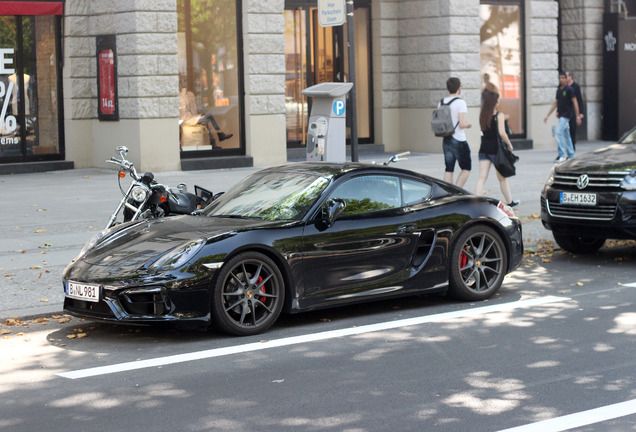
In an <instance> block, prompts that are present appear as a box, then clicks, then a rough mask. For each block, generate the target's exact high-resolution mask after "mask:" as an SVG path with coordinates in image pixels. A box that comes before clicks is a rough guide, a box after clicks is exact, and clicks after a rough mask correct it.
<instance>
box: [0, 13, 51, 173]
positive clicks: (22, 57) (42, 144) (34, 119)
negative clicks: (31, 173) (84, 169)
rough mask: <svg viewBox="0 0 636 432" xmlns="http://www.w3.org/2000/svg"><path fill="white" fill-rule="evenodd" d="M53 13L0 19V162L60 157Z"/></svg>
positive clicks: (1, 17)
mask: <svg viewBox="0 0 636 432" xmlns="http://www.w3.org/2000/svg"><path fill="white" fill-rule="evenodd" d="M58 32H59V18H58V17H57V16H53V15H39V16H6V15H5V16H0V159H1V160H3V161H17V160H38V159H46V156H50V155H55V156H57V158H59V157H61V156H60V153H61V152H62V150H61V148H60V143H61V140H60V128H61V125H60V119H59V113H60V100H59V92H58V89H59V86H60V81H59V71H58V67H59V66H58V59H57V44H58V41H59V36H58Z"/></svg>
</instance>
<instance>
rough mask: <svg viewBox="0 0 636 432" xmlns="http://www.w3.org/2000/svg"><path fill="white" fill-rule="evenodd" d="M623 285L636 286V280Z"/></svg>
mask: <svg viewBox="0 0 636 432" xmlns="http://www.w3.org/2000/svg"><path fill="white" fill-rule="evenodd" d="M623 286H626V287H632V288H636V282H632V283H626V284H623Z"/></svg>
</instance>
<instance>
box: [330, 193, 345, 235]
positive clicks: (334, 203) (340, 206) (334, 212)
mask: <svg viewBox="0 0 636 432" xmlns="http://www.w3.org/2000/svg"><path fill="white" fill-rule="evenodd" d="M345 207H347V204H346V203H345V202H344V200H342V199H340V198H334V199H331V200H329V201H328V202H327V208H326V209H325V210H326V213H327V214H326V215H325V216H326V219H327V220H326V221H325V222H326V223H327V228H331V227H332V226H333V224H334V223H335V222H336V219H338V216H340V214H341V213H342V212H343V210H344V209H345Z"/></svg>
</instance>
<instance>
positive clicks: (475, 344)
mask: <svg viewBox="0 0 636 432" xmlns="http://www.w3.org/2000/svg"><path fill="white" fill-rule="evenodd" d="M634 260H636V250H635V248H634V247H633V245H632V244H622V245H621V244H619V245H616V246H614V247H610V248H604V249H602V250H601V252H600V253H599V254H597V255H592V256H574V255H572V254H568V253H562V252H559V251H555V252H549V251H546V252H545V253H544V254H543V256H540V255H536V256H533V257H530V258H528V259H527V260H526V262H525V263H524V265H523V266H522V267H521V268H520V269H519V270H517V271H515V272H514V273H513V274H511V275H510V276H509V277H508V278H507V279H506V281H505V283H504V285H503V287H502V289H501V291H500V292H499V293H498V295H497V296H495V297H494V298H493V299H491V300H490V301H487V302H479V303H457V302H452V301H449V300H447V299H446V298H444V297H438V296H416V297H411V298H404V299H399V300H393V301H383V302H377V303H370V304H366V305H359V306H355V307H346V308H339V309H332V310H324V311H316V312H310V313H304V314H298V315H291V316H283V317H282V319H281V320H280V321H279V322H278V323H277V324H276V325H275V326H274V327H273V328H272V330H271V331H269V332H268V333H266V334H264V335H260V336H254V337H246V338H235V337H228V336H224V335H221V334H219V333H216V332H214V331H209V332H185V331H179V330H165V329H159V328H135V327H128V326H113V325H106V324H98V323H92V322H86V321H81V320H78V319H76V318H71V319H70V321H67V320H68V319H69V318H66V317H48V320H47V321H43V320H42V319H40V320H39V321H40V322H38V321H37V320H34V321H31V322H21V323H16V324H17V325H11V326H8V325H6V324H5V325H4V326H3V327H0V330H5V331H10V333H8V334H5V335H4V336H3V338H2V339H0V430H7V431H9V430H10V431H18V432H20V431H25V432H26V431H43V430H60V431H61V430H81V431H103V430H108V431H128V430H144V431H146V430H148V431H150V430H158V431H176V430H179V431H210V430H214V431H224V430H233V431H248V430H249V431H287V430H289V431H292V430H293V431H347V432H353V431H356V432H366V431H387V430H404V431H415V430H421V431H432V430H435V431H453V432H456V431H471V432H480V431H493V432H494V431H502V430H507V429H511V428H512V429H511V430H513V431H518V432H522V431H527V430H533V431H541V432H547V431H557V430H559V431H561V430H574V431H612V432H618V431H621V432H624V431H628V430H634V424H636V414H635V413H636V393H635V390H634V389H635V388H636V359H634V355H633V354H634V350H633V346H634V336H635V335H636V313H635V312H634V294H635V290H636V274H635V273H634V271H633V265H634ZM60 321H61V322H60ZM591 410H594V411H591ZM539 422H543V423H539Z"/></svg>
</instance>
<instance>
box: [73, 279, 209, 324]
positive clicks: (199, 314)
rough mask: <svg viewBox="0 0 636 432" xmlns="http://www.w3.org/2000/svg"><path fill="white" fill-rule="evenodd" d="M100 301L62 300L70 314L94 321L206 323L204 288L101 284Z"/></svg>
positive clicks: (206, 301) (206, 297) (207, 314)
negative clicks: (172, 289) (116, 286)
mask: <svg viewBox="0 0 636 432" xmlns="http://www.w3.org/2000/svg"><path fill="white" fill-rule="evenodd" d="M100 291H101V294H100V300H99V301H98V302H91V301H85V300H77V299H73V298H70V297H65V299H64V310H65V311H66V312H68V313H69V314H71V315H73V316H77V317H81V318H87V319H91V320H96V321H108V322H117V323H126V324H156V323H162V322H163V323H179V324H188V325H190V324H191V325H197V326H198V325H208V324H209V322H210V307H209V305H210V296H209V292H208V290H207V289H193V290H188V291H170V290H169V289H167V288H166V287H164V286H149V287H126V288H115V287H104V286H101V287H100Z"/></svg>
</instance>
